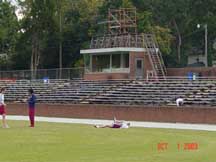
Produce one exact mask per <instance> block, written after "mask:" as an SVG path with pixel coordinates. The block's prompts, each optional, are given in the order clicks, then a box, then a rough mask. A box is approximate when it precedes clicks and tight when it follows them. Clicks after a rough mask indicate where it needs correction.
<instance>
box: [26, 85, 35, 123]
mask: <svg viewBox="0 0 216 162" xmlns="http://www.w3.org/2000/svg"><path fill="white" fill-rule="evenodd" d="M28 91H29V98H28V108H29V120H30V127H34V126H35V125H34V124H35V103H36V96H35V94H34V90H33V89H32V88H31V89H29V90H28Z"/></svg>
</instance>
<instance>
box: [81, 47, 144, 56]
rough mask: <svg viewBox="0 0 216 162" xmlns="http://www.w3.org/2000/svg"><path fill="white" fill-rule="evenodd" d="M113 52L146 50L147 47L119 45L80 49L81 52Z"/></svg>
mask: <svg viewBox="0 0 216 162" xmlns="http://www.w3.org/2000/svg"><path fill="white" fill-rule="evenodd" d="M113 52H146V49H145V48H130V47H117V48H99V49H85V50H80V54H99V53H113Z"/></svg>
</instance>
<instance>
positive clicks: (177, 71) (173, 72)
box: [167, 67, 216, 76]
mask: <svg viewBox="0 0 216 162" xmlns="http://www.w3.org/2000/svg"><path fill="white" fill-rule="evenodd" d="M188 72H194V73H201V74H202V76H216V67H208V68H206V67H196V68H194V67H186V68H168V69H167V75H168V76H187V74H188Z"/></svg>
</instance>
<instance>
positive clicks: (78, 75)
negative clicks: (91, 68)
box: [0, 68, 84, 80]
mask: <svg viewBox="0 0 216 162" xmlns="http://www.w3.org/2000/svg"><path fill="white" fill-rule="evenodd" d="M83 75H84V68H63V69H38V70H37V71H36V72H33V71H31V70H14V71H0V79H1V80H4V79H9V80H25V79H27V80H31V79H44V78H48V79H82V78H83Z"/></svg>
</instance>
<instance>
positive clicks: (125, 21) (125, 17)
mask: <svg viewBox="0 0 216 162" xmlns="http://www.w3.org/2000/svg"><path fill="white" fill-rule="evenodd" d="M136 16H137V13H136V8H120V9H109V11H108V21H107V24H108V32H109V34H111V35H122V34H128V33H131V34H136V33H137V17H136Z"/></svg>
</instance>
